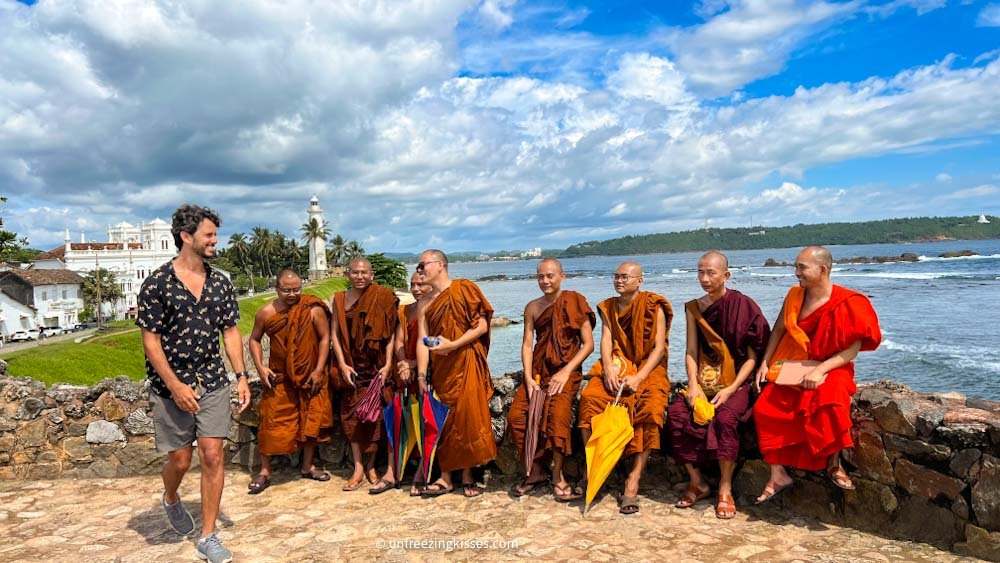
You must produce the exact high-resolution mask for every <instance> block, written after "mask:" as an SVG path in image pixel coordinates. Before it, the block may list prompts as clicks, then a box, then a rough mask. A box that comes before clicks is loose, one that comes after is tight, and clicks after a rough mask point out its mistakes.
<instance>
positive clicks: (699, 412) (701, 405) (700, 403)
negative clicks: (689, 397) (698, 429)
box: [693, 397, 715, 426]
mask: <svg viewBox="0 0 1000 563" xmlns="http://www.w3.org/2000/svg"><path fill="white" fill-rule="evenodd" d="M693 410H694V423H695V424H698V425H700V426H705V425H706V424H708V423H709V422H711V421H712V419H713V418H715V405H713V404H712V403H710V402H708V400H707V399H705V397H698V398H697V399H695V400H694V408H693Z"/></svg>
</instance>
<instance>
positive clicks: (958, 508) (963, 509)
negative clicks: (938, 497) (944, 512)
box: [951, 496, 972, 521]
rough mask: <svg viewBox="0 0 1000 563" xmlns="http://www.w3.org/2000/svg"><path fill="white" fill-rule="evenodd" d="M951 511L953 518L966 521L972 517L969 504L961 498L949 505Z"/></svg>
mask: <svg viewBox="0 0 1000 563" xmlns="http://www.w3.org/2000/svg"><path fill="white" fill-rule="evenodd" d="M951 511H952V512H954V513H955V516H958V517H959V518H961V519H962V520H966V521H968V520H969V518H970V517H971V516H972V513H971V512H969V503H968V502H966V501H965V497H962V496H960V497H958V498H956V499H955V502H953V503H951Z"/></svg>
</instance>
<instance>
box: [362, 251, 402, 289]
mask: <svg viewBox="0 0 1000 563" xmlns="http://www.w3.org/2000/svg"><path fill="white" fill-rule="evenodd" d="M367 258H368V261H369V262H371V263H372V272H374V273H375V281H376V283H378V284H379V285H384V286H386V287H391V288H393V289H405V288H406V287H407V286H408V282H407V279H406V278H407V272H406V265H405V264H403V263H402V262H400V261H399V260H393V259H392V258H389V257H387V256H386V255H385V254H382V253H381V252H379V253H376V254H369V255H368V256H367Z"/></svg>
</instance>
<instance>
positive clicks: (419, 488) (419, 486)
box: [410, 481, 427, 497]
mask: <svg viewBox="0 0 1000 563" xmlns="http://www.w3.org/2000/svg"><path fill="white" fill-rule="evenodd" d="M425 487H427V483H425V482H424V481H414V482H413V484H412V485H410V496H411V497H419V496H420V495H421V494H423V492H424V488H425Z"/></svg>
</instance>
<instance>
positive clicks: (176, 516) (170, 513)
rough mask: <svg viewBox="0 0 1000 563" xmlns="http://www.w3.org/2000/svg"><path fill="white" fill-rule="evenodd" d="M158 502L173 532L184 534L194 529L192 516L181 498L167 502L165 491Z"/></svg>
mask: <svg viewBox="0 0 1000 563" xmlns="http://www.w3.org/2000/svg"><path fill="white" fill-rule="evenodd" d="M160 504H162V505H163V511H164V512H166V513H167V521H168V522H170V527H171V528H173V529H174V531H175V532H177V533H178V534H180V535H182V536H186V535H188V534H190V533H191V532H193V531H194V518H192V517H191V513H190V512H188V510H187V509H186V508H184V503H183V502H181V499H177V502H176V503H174V504H167V499H166V493H164V496H163V497H160Z"/></svg>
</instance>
